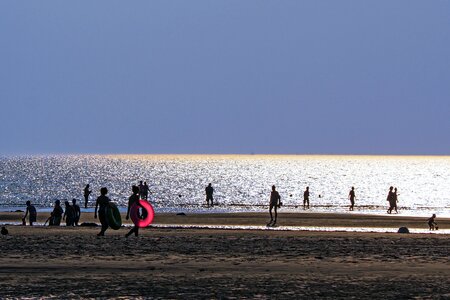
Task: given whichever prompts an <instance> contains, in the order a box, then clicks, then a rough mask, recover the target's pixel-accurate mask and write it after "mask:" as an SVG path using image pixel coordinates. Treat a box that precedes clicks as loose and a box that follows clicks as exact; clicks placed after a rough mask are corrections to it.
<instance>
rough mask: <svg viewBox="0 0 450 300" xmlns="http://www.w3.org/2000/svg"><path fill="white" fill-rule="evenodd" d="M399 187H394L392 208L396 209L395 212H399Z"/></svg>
mask: <svg viewBox="0 0 450 300" xmlns="http://www.w3.org/2000/svg"><path fill="white" fill-rule="evenodd" d="M398 195H399V194H397V188H395V189H394V199H393V200H392V208H393V209H394V210H395V213H396V214H398V210H397V202H398Z"/></svg>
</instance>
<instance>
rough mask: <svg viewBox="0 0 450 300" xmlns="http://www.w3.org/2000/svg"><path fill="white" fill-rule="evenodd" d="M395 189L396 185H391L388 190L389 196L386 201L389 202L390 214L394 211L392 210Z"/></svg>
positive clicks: (388, 211)
mask: <svg viewBox="0 0 450 300" xmlns="http://www.w3.org/2000/svg"><path fill="white" fill-rule="evenodd" d="M393 190H394V187H393V186H391V187H390V188H389V192H388V195H387V198H386V201H387V202H389V208H388V210H387V213H388V214H390V213H392V210H393V209H394V199H395V196H394V191H393Z"/></svg>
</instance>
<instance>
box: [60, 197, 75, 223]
mask: <svg viewBox="0 0 450 300" xmlns="http://www.w3.org/2000/svg"><path fill="white" fill-rule="evenodd" d="M64 205H65V206H66V210H65V211H64V215H63V220H66V226H74V219H75V210H74V209H73V207H72V206H71V205H70V203H69V201H64Z"/></svg>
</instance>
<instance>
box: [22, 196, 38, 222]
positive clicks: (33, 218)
mask: <svg viewBox="0 0 450 300" xmlns="http://www.w3.org/2000/svg"><path fill="white" fill-rule="evenodd" d="M28 215H29V220H28V221H29V222H30V226H33V223H34V222H36V219H37V212H36V208H35V207H34V206H33V205H31V202H30V201H27V210H26V211H25V215H24V216H23V218H22V222H23V224H24V225H26V221H25V220H26V218H27V216H28Z"/></svg>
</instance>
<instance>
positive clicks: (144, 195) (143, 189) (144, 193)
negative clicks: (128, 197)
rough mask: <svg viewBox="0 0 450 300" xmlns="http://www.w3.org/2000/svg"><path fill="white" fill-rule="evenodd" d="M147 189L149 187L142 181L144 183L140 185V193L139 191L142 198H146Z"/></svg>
mask: <svg viewBox="0 0 450 300" xmlns="http://www.w3.org/2000/svg"><path fill="white" fill-rule="evenodd" d="M148 191H149V187H148V185H147V181H144V185H143V186H142V193H141V196H142V198H141V199H145V200H147V199H148Z"/></svg>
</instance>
